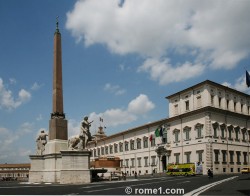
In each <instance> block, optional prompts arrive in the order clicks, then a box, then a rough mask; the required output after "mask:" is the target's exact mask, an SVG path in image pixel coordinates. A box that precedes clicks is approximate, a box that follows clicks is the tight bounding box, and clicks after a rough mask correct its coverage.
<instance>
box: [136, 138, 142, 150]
mask: <svg viewBox="0 0 250 196" xmlns="http://www.w3.org/2000/svg"><path fill="white" fill-rule="evenodd" d="M136 146H137V149H141V139H139V138H137V140H136Z"/></svg>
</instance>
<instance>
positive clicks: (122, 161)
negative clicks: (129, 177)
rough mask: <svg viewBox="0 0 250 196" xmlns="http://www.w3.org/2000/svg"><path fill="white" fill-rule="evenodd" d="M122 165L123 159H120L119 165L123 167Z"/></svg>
mask: <svg viewBox="0 0 250 196" xmlns="http://www.w3.org/2000/svg"><path fill="white" fill-rule="evenodd" d="M123 166H124V165H123V159H121V161H120V167H123Z"/></svg>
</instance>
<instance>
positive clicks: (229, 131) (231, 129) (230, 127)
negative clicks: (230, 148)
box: [227, 125, 233, 140]
mask: <svg viewBox="0 0 250 196" xmlns="http://www.w3.org/2000/svg"><path fill="white" fill-rule="evenodd" d="M227 130H228V139H229V140H233V138H232V132H233V126H232V125H231V126H229V127H228V128H227Z"/></svg>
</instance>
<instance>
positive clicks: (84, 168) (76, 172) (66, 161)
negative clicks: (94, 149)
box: [60, 150, 91, 184]
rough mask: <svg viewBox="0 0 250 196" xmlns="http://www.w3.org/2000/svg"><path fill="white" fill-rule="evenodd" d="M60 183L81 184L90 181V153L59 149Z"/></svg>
mask: <svg viewBox="0 0 250 196" xmlns="http://www.w3.org/2000/svg"><path fill="white" fill-rule="evenodd" d="M61 154H62V169H61V179H60V183H61V184H83V183H90V182H91V173H90V170H89V167H90V154H91V152H90V151H88V150H83V151H61Z"/></svg>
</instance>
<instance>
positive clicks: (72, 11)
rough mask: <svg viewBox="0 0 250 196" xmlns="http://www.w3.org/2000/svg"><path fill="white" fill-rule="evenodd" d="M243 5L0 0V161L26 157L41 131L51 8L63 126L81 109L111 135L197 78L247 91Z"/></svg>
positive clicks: (231, 1)
mask: <svg viewBox="0 0 250 196" xmlns="http://www.w3.org/2000/svg"><path fill="white" fill-rule="evenodd" d="M249 10H250V1H248V0H221V1H215V0H210V1H200V0H186V1H180V0H169V1H165V0H154V1H152V0H137V1H133V0H124V1H122V0H106V1H99V0H85V1H78V0H75V1H68V0H60V1H58V0H57V1H50V0H37V1H34V0H22V1H20V0H0V146H1V147H0V163H26V162H29V155H31V154H35V149H36V143H35V140H36V138H37V135H38V133H39V132H40V131H41V130H42V129H44V130H45V131H46V132H48V129H49V119H50V113H51V112H52V80H53V78H52V71H53V37H54V32H55V29H56V17H57V16H59V29H60V32H61V36H62V55H63V56H62V64H63V96H64V97H63V98H64V112H65V114H66V119H67V120H68V134H69V136H72V135H76V134H78V133H79V132H80V122H81V121H82V120H83V117H84V116H89V119H90V120H94V122H93V124H92V126H91V133H92V134H95V133H96V130H97V128H98V126H100V125H102V126H105V127H106V129H105V133H106V134H107V135H112V134H114V133H118V132H121V131H125V130H127V129H131V128H133V127H137V126H141V125H143V124H145V123H150V122H154V121H158V120H161V119H164V118H167V117H168V100H167V99H166V98H165V97H166V96H169V95H171V94H173V93H176V92H178V91H181V90H183V89H185V88H187V87H190V86H192V85H195V84H197V83H200V82H202V81H204V80H212V81H214V82H217V83H219V84H223V85H226V86H228V87H231V88H234V89H236V90H239V91H241V92H244V93H247V94H249V93H250V90H249V89H248V88H247V86H246V84H245V71H246V70H250V24H249V19H250V12H249ZM100 117H101V118H102V119H103V122H100V121H99V119H100Z"/></svg>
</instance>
